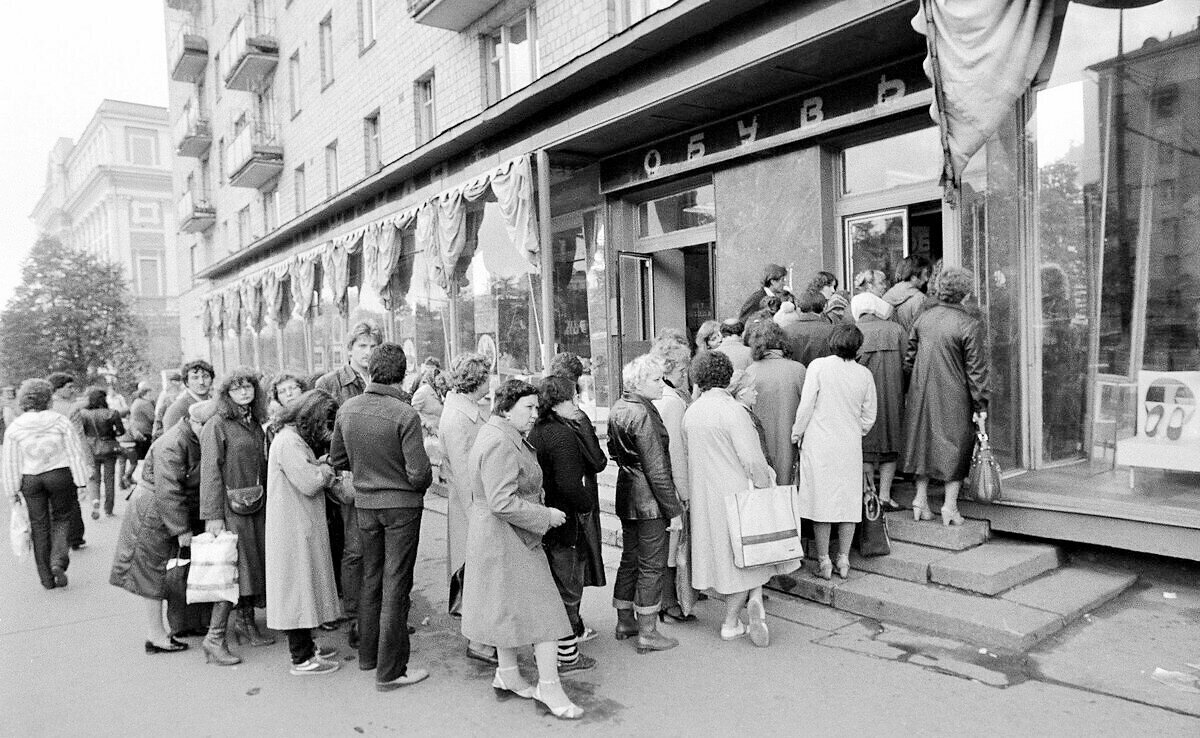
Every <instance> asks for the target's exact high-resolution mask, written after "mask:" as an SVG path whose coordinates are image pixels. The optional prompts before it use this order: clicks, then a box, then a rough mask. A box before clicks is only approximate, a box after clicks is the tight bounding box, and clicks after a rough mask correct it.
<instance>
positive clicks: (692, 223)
mask: <svg viewBox="0 0 1200 738" xmlns="http://www.w3.org/2000/svg"><path fill="white" fill-rule="evenodd" d="M638 221H639V235H640V236H641V237H642V238H645V237H647V236H661V235H663V234H664V233H672V232H674V231H681V230H683V229H685V228H695V227H697V226H702V225H708V224H710V223H715V222H717V218H716V206H715V204H714V197H713V186H712V185H704V186H703V187H697V188H696V189H694V190H688V191H687V192H680V193H679V194H676V195H671V196H670V197H662V198H659V199H657V200H650V201H649V202H644V203H642V204H640V205H638Z"/></svg>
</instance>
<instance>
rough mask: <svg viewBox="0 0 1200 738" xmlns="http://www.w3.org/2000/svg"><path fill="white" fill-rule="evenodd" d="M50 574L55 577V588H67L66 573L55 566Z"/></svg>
mask: <svg viewBox="0 0 1200 738" xmlns="http://www.w3.org/2000/svg"><path fill="white" fill-rule="evenodd" d="M50 573H51V574H53V575H54V586H55V587H65V586H67V573H66V572H65V571H63V570H62V569H61V568H59V567H57V566H55V567H51V569H50Z"/></svg>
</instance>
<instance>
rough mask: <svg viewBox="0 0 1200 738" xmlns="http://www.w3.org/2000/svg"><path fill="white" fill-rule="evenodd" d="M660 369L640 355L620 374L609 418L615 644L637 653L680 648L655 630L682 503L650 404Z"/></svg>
mask: <svg viewBox="0 0 1200 738" xmlns="http://www.w3.org/2000/svg"><path fill="white" fill-rule="evenodd" d="M662 377H663V365H662V362H661V361H660V360H659V359H657V358H656V357H653V356H650V355H644V356H639V357H637V358H636V359H634V360H633V361H631V362H629V363H628V364H626V365H625V367H624V369H623V370H622V372H621V379H622V384H623V385H624V391H623V392H622V394H621V399H619V400H617V401H616V402H615V403H613V406H612V408H611V409H610V410H609V415H608V453H609V455H610V456H611V457H612V459H613V461H615V462H616V463H617V464H618V465H619V467H620V471H619V472H618V473H617V494H616V507H617V516H618V517H619V518H621V534H622V541H623V547H622V551H621V565H620V567H619V568H618V569H617V580H616V582H615V584H614V585H613V607H615V608H616V609H617V628H616V637H617V640H624V639H625V638H629V637H631V636H637V649H638V652H639V653H645V652H647V651H665V650H667V649H670V648H674V647H675V646H678V645H679V641H677V640H675V639H674V638H668V637H666V636H664V635H662V634H661V633H659V632H658V631H657V627H656V626H657V619H658V611H659V610H660V609H661V608H662V587H663V576H662V575H663V569H665V568H666V565H667V550H668V533H667V531H668V528H669V529H670V530H679V528H680V527H681V524H682V519H681V515H682V514H683V505H682V503H681V502H680V501H679V495H678V493H677V492H676V490H675V483H674V482H673V481H672V477H671V457H670V454H669V453H668V435H667V429H666V427H665V426H664V425H663V421H662V417H661V416H660V415H659V413H658V410H657V409H656V408H655V407H654V404H653V401H654V400H657V399H659V398H660V397H662V393H663V378H662ZM635 613H636V616H635Z"/></svg>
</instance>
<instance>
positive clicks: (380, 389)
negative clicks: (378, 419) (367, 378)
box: [347, 367, 406, 402]
mask: <svg viewBox="0 0 1200 738" xmlns="http://www.w3.org/2000/svg"><path fill="white" fill-rule="evenodd" d="M347 368H349V367H347ZM350 371H351V372H353V371H354V370H353V369H350ZM365 391H366V392H368V393H370V394H372V395H387V396H388V397H395V398H396V399H397V400H400V401H401V402H405V401H406V400H405V398H404V394H403V393H401V391H400V390H398V389H396V388H395V387H393V386H391V385H389V384H376V383H375V382H371V383H370V384H368V385H367V389H366V390H365Z"/></svg>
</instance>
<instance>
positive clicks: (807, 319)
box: [796, 310, 823, 323]
mask: <svg viewBox="0 0 1200 738" xmlns="http://www.w3.org/2000/svg"><path fill="white" fill-rule="evenodd" d="M796 320H798V321H800V322H801V323H811V322H813V321H816V320H823V318H822V317H821V316H820V315H818V314H816V313H802V312H800V311H799V310H797V311H796Z"/></svg>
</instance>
